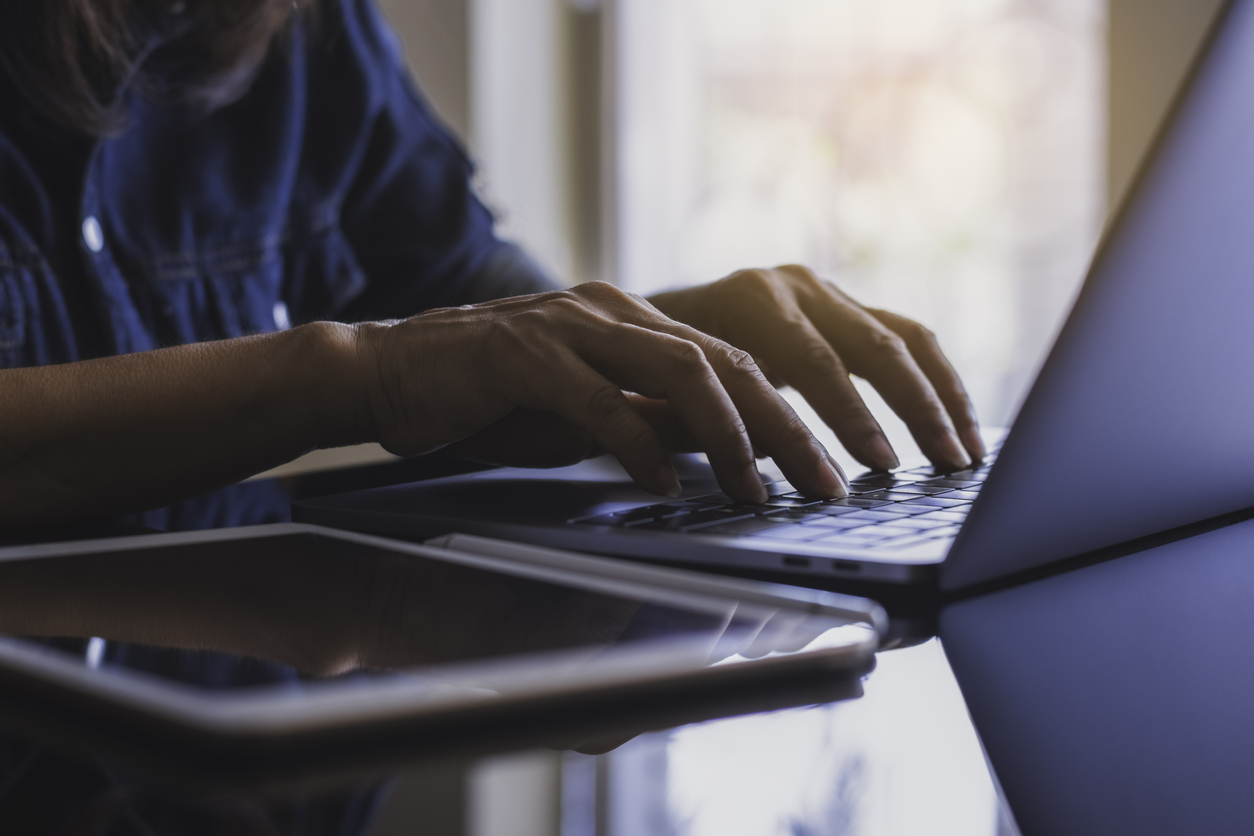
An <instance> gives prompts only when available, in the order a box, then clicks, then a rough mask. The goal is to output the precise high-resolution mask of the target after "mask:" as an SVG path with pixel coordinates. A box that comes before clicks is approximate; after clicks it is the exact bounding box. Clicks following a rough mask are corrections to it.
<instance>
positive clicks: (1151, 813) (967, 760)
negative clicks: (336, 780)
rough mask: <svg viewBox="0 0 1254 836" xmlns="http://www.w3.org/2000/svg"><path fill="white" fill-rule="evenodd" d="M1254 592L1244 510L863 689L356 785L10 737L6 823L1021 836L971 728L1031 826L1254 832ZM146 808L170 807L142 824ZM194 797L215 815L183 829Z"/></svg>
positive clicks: (893, 660) (1009, 610)
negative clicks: (166, 766)
mask: <svg viewBox="0 0 1254 836" xmlns="http://www.w3.org/2000/svg"><path fill="white" fill-rule="evenodd" d="M92 533H94V534H98V533H99V532H92ZM45 536H46V533H45ZM1252 602H1254V521H1247V522H1242V523H1237V524H1235V525H1231V526H1228V527H1226V528H1221V529H1217V530H1214V531H1210V532H1207V533H1205V534H1200V535H1197V536H1195V537H1191V538H1189V539H1186V540H1180V541H1177V542H1173V543H1170V544H1168V545H1164V546H1160V547H1158V548H1154V549H1149V550H1146V551H1142V552H1138V553H1134V554H1129V555H1126V556H1123V557H1119V558H1117V559H1114V560H1109V561H1107V562H1104V563H1099V564H1096V565H1091V566H1086V567H1084V568H1079V569H1074V570H1072V571H1068V572H1066V573H1063V574H1059V575H1056V576H1053V577H1047V578H1044V579H1041V580H1037V581H1034V582H1032V583H1029V584H1024V585H1021V586H1018V587H1012V588H1009V589H1005V590H1002V591H998V592H994V593H989V594H986V595H982V596H979V597H975V598H971V599H968V600H966V601H958V602H952V603H950V604H948V605H946V606H945V607H944V608H943V609H942V610H941V612H940V615H939V626H940V632H941V639H939V640H938V639H931V640H927V641H924V642H922V643H920V644H918V645H917V646H913V647H905V648H900V649H894V650H889V651H884V652H882V653H881V654H880V655H879V663H878V666H877V668H876V670H875V671H874V672H872V673H871V674H870V676H869V677H868V678H867V680H866V682H865V696H863V697H862V698H860V699H857V700H851V701H847V702H841V703H835V704H831V705H826V706H818V707H812V708H805V709H794V710H789V711H781V712H776V713H772V714H764V715H756V716H748V717H741V718H734V719H728V720H720V721H713V722H707V723H701V724H696V725H690V726H685V727H680V728H676V729H672V730H669V731H665V732H653V733H649V734H644V735H640V736H638V737H637V738H635V739H633V740H631V741H629V742H627V743H625V744H623V745H621V746H620V747H618V748H616V749H614V750H613V751H611V752H608V753H606V754H601V755H585V754H576V753H567V752H557V751H549V750H537V751H528V752H518V753H512V754H505V755H494V756H490V757H477V758H470V757H463V758H461V759H457V760H446V761H442V762H426V763H417V764H412V765H408V766H406V767H404V768H402V769H399V770H397V771H396V774H393V775H391V776H390V777H389V778H388V779H387V780H378V779H372V780H370V781H366V782H364V783H358V784H356V785H351V786H348V787H345V786H341V785H334V786H328V785H318V786H299V787H295V788H288V789H287V790H285V791H283V792H273V791H272V792H270V793H268V794H266V795H264V796H256V795H248V796H246V795H241V794H230V795H223V794H218V795H213V796H208V797H205V796H202V795H198V794H196V793H195V792H182V793H174V792H172V791H170V790H168V789H165V788H158V787H157V786H156V785H155V784H153V782H152V781H151V780H150V779H148V778H139V777H137V776H136V775H135V774H134V773H133V772H132V771H131V770H130V769H129V768H128V766H127V765H126V764H120V763H116V762H109V763H104V764H102V763H100V762H99V761H97V760H96V759H95V758H93V757H92V754H91V753H90V752H87V753H86V754H87V758H86V760H85V761H80V762H79V765H78V766H76V767H73V768H72V769H71V772H70V773H63V774H61V775H60V777H59V778H58V779H57V780H56V781H53V782H49V781H47V780H45V781H43V782H42V783H39V782H35V783H31V782H30V781H28V780H27V778H28V776H29V775H30V774H31V773H30V772H29V771H25V772H24V771H23V770H25V769H26V767H28V766H29V765H30V764H32V763H36V762H39V763H41V764H46V763H54V762H55V761H56V759H57V758H58V757H60V756H59V755H55V754H53V753H52V752H51V751H50V750H47V749H41V748H39V741H38V740H34V741H31V740H29V739H27V741H26V743H25V744H22V745H14V744H8V745H4V746H0V833H3V834H8V833H23V834H24V833H40V832H52V831H51V830H50V829H49V828H47V827H42V828H41V827H40V826H39V823H40V822H44V823H46V822H48V821H52V820H56V821H58V824H59V825H63V824H64V823H65V821H67V820H70V819H73V820H74V821H75V823H76V828H75V829H71V830H61V831H57V832H86V833H109V834H113V833H148V832H158V833H188V832H214V833H216V832H222V833H236V832H240V833H336V834H349V833H362V834H372V835H374V836H391V834H408V833H423V834H436V835H437V836H438V835H439V834H468V835H471V834H472V835H473V836H483V835H484V834H490V835H491V836H530V835H531V834H537V835H538V834H544V835H545V836H550V834H564V836H636V834H649V836H652V834H662V836H667V834H676V836H678V834H693V836H696V835H697V834H718V836H724V835H725V834H730V836H738V834H742V833H743V834H747V835H748V836H758V834H764V835H765V836H772V835H773V834H780V835H781V836H797V834H815V835H816V836H818V834H824V836H826V835H827V834H833V836H834V834H875V836H880V835H881V834H911V836H913V834H944V833H954V834H964V836H965V834H990V836H1009V835H1010V834H1014V833H1015V832H1016V824H1015V823H1014V822H1013V821H1012V820H1011V818H1010V816H1009V814H1008V813H1007V811H1006V807H1005V806H1004V805H1003V804H1001V803H1000V801H999V793H998V791H997V790H996V789H995V782H994V780H993V777H992V775H991V773H990V770H989V768H988V767H987V765H986V761H985V757H984V754H983V749H982V748H981V744H980V740H981V739H982V740H983V742H984V745H985V746H986V747H987V749H988V751H989V753H990V754H991V757H992V760H993V762H994V763H996V764H997V765H998V768H999V770H1000V775H999V777H1000V778H1001V781H1002V784H1003V785H1004V787H1005V791H1006V796H1007V797H1008V798H1009V800H1010V802H1011V804H1012V805H1013V807H1014V810H1015V813H1016V815H1017V818H1018V823H1017V824H1018V827H1019V828H1020V829H1021V830H1022V833H1023V834H1024V836H1034V834H1042V835H1048V834H1059V835H1060V836H1061V834H1066V836H1075V834H1094V836H1097V835H1098V834H1100V835H1101V836H1111V834H1125V833H1126V834H1129V836H1131V834H1135V835H1136V836H1146V834H1177V833H1205V834H1207V836H1212V835H1213V834H1228V833H1231V834H1248V833H1250V832H1252V831H1254V826H1252V825H1251V823H1254V793H1252V792H1251V791H1250V790H1249V787H1250V786H1251V785H1254V709H1251V706H1254V605H1252ZM951 663H952V668H951ZM954 671H956V672H957V675H958V678H960V679H961V681H962V683H963V688H964V691H963V692H960V691H959V689H958V686H957V682H956V679H955V675H954ZM968 710H969V711H970V712H971V713H970V715H969V714H968ZM971 716H974V718H975V722H976V724H978V727H979V738H977V736H976V732H975V729H974V728H973V726H972V720H971ZM0 719H2V718H0ZM18 732H20V730H18ZM17 736H18V737H21V735H20V733H19V734H18V735H17ZM32 743H33V744H34V745H33V746H32V745H31V744H32ZM80 757H81V753H80ZM47 776H48V773H46V772H45V773H44V777H45V778H46V777H47ZM89 776H90V779H89ZM93 782H94V783H93ZM387 790H390V792H388V791H387ZM376 801H377V802H378V804H377V815H375V816H373V817H370V816H368V815H367V814H369V813H371V812H372V805H374V802H376ZM137 809H138V810H140V811H142V814H143V815H145V816H148V815H154V814H155V815H158V816H160V817H163V819H164V820H163V821H162V823H161V824H160V825H159V826H157V827H156V828H155V830H153V829H150V830H144V829H142V828H141V827H140V826H138V825H137V824H136V823H135V822H136V821H137V820H136V819H134V818H133V817H132V813H133V812H134V811H135V810H137ZM189 810H190V811H192V812H191V813H190V815H191V817H192V818H194V819H199V820H201V821H205V820H211V821H217V822H219V823H223V825H222V827H220V828H218V829H216V830H214V829H212V828H210V829H206V830H201V831H197V830H189V829H188V828H185V827H183V826H182V824H181V822H180V819H179V817H180V816H186V815H188V813H187V811H189ZM267 817H269V818H267ZM346 817H347V818H348V819H351V820H353V821H354V822H355V825H354V827H349V828H339V827H338V826H337V824H338V822H340V821H341V820H343V819H344V818H346ZM367 818H369V819H370V821H369V824H368V825H367V824H366V823H365V822H366V820H367Z"/></svg>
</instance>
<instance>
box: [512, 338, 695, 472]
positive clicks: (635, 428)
mask: <svg viewBox="0 0 1254 836" xmlns="http://www.w3.org/2000/svg"><path fill="white" fill-rule="evenodd" d="M550 348H551V353H550V355H549V356H548V357H546V358H545V362H543V363H539V364H537V363H529V364H528V366H527V368H528V369H531V370H534V373H533V374H530V375H519V376H515V377H514V378H513V379H511V380H510V381H509V384H508V388H507V389H506V391H507V392H509V393H510V395H511V397H512V399H514V401H515V403H519V404H520V405H521V406H524V407H527V408H530V409H541V410H552V411H553V412H555V413H557V414H558V415H559V416H561V417H562V418H565V419H566V420H568V421H571V422H573V423H574V424H576V425H577V426H580V427H583V428H584V429H585V430H587V432H588V434H589V435H591V436H592V438H593V440H595V441H596V443H597V444H599V445H601V447H603V448H605V449H606V450H608V451H609V452H611V453H613V454H614V455H615V456H616V457H617V458H618V460H619V461H620V462H621V463H622V465H623V468H624V469H625V470H626V471H627V473H628V475H630V476H631V478H632V479H633V480H635V481H636V482H637V483H638V484H639V485H641V486H642V487H644V488H645V489H646V490H650V491H653V492H654V493H658V494H662V495H665V496H678V495H679V494H680V485H679V476H678V474H676V472H675V467H674V465H673V464H671V461H670V458H669V457H668V456H667V455H666V451H665V449H664V448H663V447H662V442H661V440H660V439H659V438H658V437H657V433H655V432H654V431H653V428H652V427H650V426H649V424H648V422H647V421H645V420H644V418H642V417H640V414H639V413H638V412H636V410H635V409H633V408H632V406H631V404H630V402H628V400H627V396H626V395H624V394H623V391H622V390H621V389H620V388H619V387H618V386H616V385H615V384H613V383H611V382H610V381H608V380H606V379H605V378H604V377H603V376H602V375H600V374H599V373H597V371H596V370H594V369H593V368H591V367H590V366H589V365H588V364H587V363H585V362H584V361H583V360H582V359H580V358H579V357H578V356H577V355H576V354H575V353H574V352H572V351H570V350H569V349H567V348H565V347H561V346H551V347H550Z"/></svg>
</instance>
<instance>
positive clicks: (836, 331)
mask: <svg viewBox="0 0 1254 836" xmlns="http://www.w3.org/2000/svg"><path fill="white" fill-rule="evenodd" d="M828 287H830V286H828ZM805 312H806V314H807V315H808V316H809V317H810V320H811V321H812V322H813V323H814V324H815V326H816V327H817V328H818V330H819V332H820V333H821V334H822V335H823V336H824V337H825V338H826V339H827V341H828V342H829V343H830V344H831V345H832V347H833V348H835V349H836V353H837V354H838V355H839V356H840V358H841V359H842V360H843V361H844V363H845V366H846V368H848V369H849V370H850V371H851V372H853V373H854V374H856V375H859V376H860V377H864V378H866V379H867V380H868V381H870V383H871V385H872V386H874V387H875V389H876V391H878V392H879V393H880V395H881V396H882V397H883V398H884V400H885V402H886V403H887V404H888V405H889V407H891V408H892V410H893V411H894V412H896V413H897V414H898V415H899V416H901V419H902V420H903V421H904V422H905V424H906V426H907V427H909V429H910V434H911V435H913V436H914V440H915V441H916V442H917V443H918V445H919V449H920V450H922V451H923V454H924V455H925V456H927V457H928V459H930V460H931V461H932V462H934V463H935V464H936V465H937V466H939V467H942V468H946V469H954V470H958V469H961V468H963V467H966V466H968V465H969V464H970V463H971V459H970V457H969V456H968V455H967V453H966V450H964V449H963V446H962V443H961V442H960V441H959V440H958V436H957V434H956V433H955V431H954V425H953V423H952V422H951V421H950V418H949V413H948V412H947V411H946V410H945V406H944V404H942V403H941V400H940V397H939V396H938V395H937V393H936V390H935V389H934V388H933V387H932V383H931V381H929V380H928V378H927V376H926V375H925V374H924V373H923V371H922V369H920V368H919V365H918V363H916V362H915V360H914V357H913V356H912V355H911V354H910V351H909V349H908V348H906V344H905V341H904V340H902V338H901V337H899V336H897V335H896V334H895V333H893V332H892V331H891V330H889V329H888V328H886V327H885V326H884V325H883V324H881V323H880V321H879V320H878V319H876V318H875V317H873V316H871V315H870V314H869V313H867V312H866V311H865V310H863V308H862V307H861V306H860V305H858V304H857V303H854V302H852V301H851V300H848V299H847V298H845V297H844V296H843V294H840V293H839V292H838V291H835V289H834V288H832V289H831V292H829V293H824V294H821V295H819V296H817V298H816V299H814V300H812V301H810V302H809V303H808V307H807V309H806V311H805Z"/></svg>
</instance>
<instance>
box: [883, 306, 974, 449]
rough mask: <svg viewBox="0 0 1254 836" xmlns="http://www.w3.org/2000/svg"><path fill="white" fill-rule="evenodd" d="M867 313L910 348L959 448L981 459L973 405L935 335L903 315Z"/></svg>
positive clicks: (887, 312)
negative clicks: (936, 397)
mask: <svg viewBox="0 0 1254 836" xmlns="http://www.w3.org/2000/svg"><path fill="white" fill-rule="evenodd" d="M867 312H868V313H870V314H871V316H873V317H875V318H876V319H878V320H879V321H880V322H881V323H883V324H884V325H885V326H887V327H888V328H889V330H891V331H893V332H894V333H895V334H897V336H899V337H901V338H902V339H903V340H905V341H906V348H908V349H910V354H911V355H913V357H914V359H915V362H916V363H918V364H919V368H920V369H922V370H923V373H924V374H925V375H927V379H928V380H930V381H931V382H932V387H933V388H935V389H936V394H937V395H938V396H939V397H940V399H941V403H943V404H944V405H945V409H946V410H947V411H948V412H949V418H950V420H952V421H953V423H954V429H956V430H957V431H958V437H959V438H960V439H962V444H963V446H964V447H966V448H967V452H968V453H970V454H971V458H973V459H976V460H979V459H982V458H984V456H985V454H986V453H987V450H985V448H984V439H983V438H981V437H980V424H979V421H978V420H977V419H976V417H975V405H974V404H972V403H971V397H970V396H969V395H968V394H967V390H966V387H965V386H963V385H962V378H960V377H958V372H957V371H955V369H954V367H953V365H952V364H951V363H950V362H949V358H947V357H946V356H945V353H944V352H943V351H941V348H940V344H939V343H938V342H937V340H936V335H935V334H933V333H932V332H931V331H929V330H928V329H927V328H924V327H923V326H922V325H920V324H919V323H917V322H915V321H914V320H911V319H906V318H905V317H904V316H898V315H897V314H895V313H890V312H889V311H882V310H877V309H875V308H867Z"/></svg>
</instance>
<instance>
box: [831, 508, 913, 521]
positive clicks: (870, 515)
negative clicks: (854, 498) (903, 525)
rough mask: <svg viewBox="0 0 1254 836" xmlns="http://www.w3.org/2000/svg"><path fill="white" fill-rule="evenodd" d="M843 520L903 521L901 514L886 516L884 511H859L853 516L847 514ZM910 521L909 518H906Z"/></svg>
mask: <svg viewBox="0 0 1254 836" xmlns="http://www.w3.org/2000/svg"><path fill="white" fill-rule="evenodd" d="M843 519H854V520H868V521H870V522H893V521H895V520H900V519H903V516H902V515H901V514H886V513H884V512H883V511H878V510H876V511H858V512H856V513H853V514H846V515H845V516H844V517H843ZM904 519H909V517H904Z"/></svg>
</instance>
